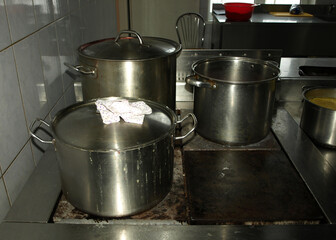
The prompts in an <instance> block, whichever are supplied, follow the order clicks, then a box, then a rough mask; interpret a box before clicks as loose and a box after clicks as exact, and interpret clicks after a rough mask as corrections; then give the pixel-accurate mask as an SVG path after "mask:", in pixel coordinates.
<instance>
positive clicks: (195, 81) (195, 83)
mask: <svg viewBox="0 0 336 240" xmlns="http://www.w3.org/2000/svg"><path fill="white" fill-rule="evenodd" d="M185 81H186V83H188V84H189V85H192V86H195V87H199V88H213V89H215V88H216V87H217V86H216V84H215V83H214V82H210V81H201V80H199V79H197V76H196V75H192V76H188V77H186V80H185Z"/></svg>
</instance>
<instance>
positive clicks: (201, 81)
mask: <svg viewBox="0 0 336 240" xmlns="http://www.w3.org/2000/svg"><path fill="white" fill-rule="evenodd" d="M192 69H193V71H194V75H192V76H188V77H187V78H186V82H187V83H188V84H190V85H193V86H195V91H194V113H195V115H196V117H197V120H198V124H197V128H196V131H197V132H198V133H199V134H200V135H201V136H203V137H205V138H208V139H210V140H212V141H214V142H218V143H224V144H230V145H244V144H249V143H254V142H258V141H260V140H262V139H263V138H264V137H266V135H267V134H268V133H269V130H270V125H271V118H272V108H273V103H274V96H275V83H276V80H277V78H278V76H279V74H280V70H279V68H278V67H277V66H275V65H274V64H273V63H270V62H267V61H263V60H259V59H251V58H243V57H216V58H209V59H203V60H200V61H197V62H195V63H194V64H193V66H192Z"/></svg>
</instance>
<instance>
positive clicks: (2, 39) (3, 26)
mask: <svg viewBox="0 0 336 240" xmlns="http://www.w3.org/2000/svg"><path fill="white" fill-rule="evenodd" d="M0 32H1V34H0V49H3V48H5V47H6V46H8V45H9V44H10V43H11V39H10V36H9V28H8V23H7V17H6V10H5V5H4V1H3V0H0Z"/></svg>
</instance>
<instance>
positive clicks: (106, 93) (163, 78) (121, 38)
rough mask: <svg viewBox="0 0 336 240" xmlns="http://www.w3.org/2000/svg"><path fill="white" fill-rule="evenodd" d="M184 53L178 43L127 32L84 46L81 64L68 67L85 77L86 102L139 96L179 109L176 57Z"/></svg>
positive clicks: (80, 53)
mask: <svg viewBox="0 0 336 240" xmlns="http://www.w3.org/2000/svg"><path fill="white" fill-rule="evenodd" d="M129 35H130V36H129ZM181 50H182V48H181V45H180V44H179V43H177V42H175V41H172V40H169V39H164V38H158V37H143V36H140V34H139V33H137V32H135V31H130V30H127V31H121V32H120V33H119V35H118V36H117V37H116V38H107V39H101V40H97V41H93V42H90V43H86V44H83V45H81V46H80V47H79V48H78V50H77V51H78V57H79V65H71V64H69V63H65V65H66V66H68V67H69V68H71V69H73V70H75V71H77V72H79V73H80V74H81V75H82V80H81V81H82V92H83V100H84V101H86V100H90V99H95V98H102V97H110V96H119V97H135V98H144V99H149V100H152V101H155V102H159V103H162V104H164V105H167V106H168V107H170V108H171V109H173V110H175V102H176V100H175V95H176V58H177V56H178V54H179V53H180V52H181Z"/></svg>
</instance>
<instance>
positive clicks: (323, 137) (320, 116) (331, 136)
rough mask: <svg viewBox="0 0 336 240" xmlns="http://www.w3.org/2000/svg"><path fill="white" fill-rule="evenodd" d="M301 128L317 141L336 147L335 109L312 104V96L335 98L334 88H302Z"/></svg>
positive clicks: (335, 90)
mask: <svg viewBox="0 0 336 240" xmlns="http://www.w3.org/2000/svg"><path fill="white" fill-rule="evenodd" d="M302 95H303V109H302V114H301V121H300V126H301V128H302V129H303V130H304V131H305V132H306V133H307V134H308V135H309V136H310V137H311V138H312V139H313V140H315V141H316V142H317V143H319V144H321V145H325V146H326V147H333V148H334V147H336V111H335V110H333V109H328V108H325V107H321V106H319V105H317V104H314V103H313V102H311V101H312V99H314V98H336V88H333V87H310V88H306V89H304V91H303V93H302Z"/></svg>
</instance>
